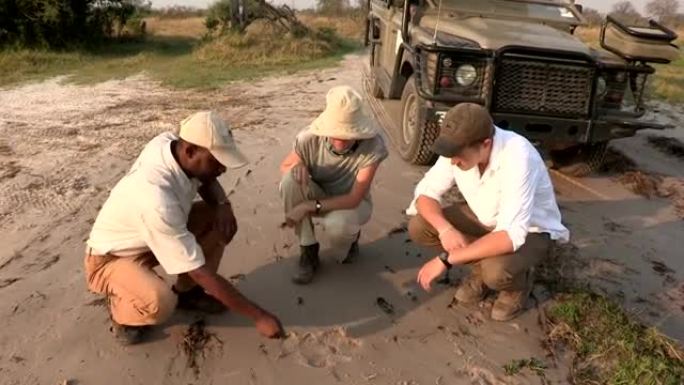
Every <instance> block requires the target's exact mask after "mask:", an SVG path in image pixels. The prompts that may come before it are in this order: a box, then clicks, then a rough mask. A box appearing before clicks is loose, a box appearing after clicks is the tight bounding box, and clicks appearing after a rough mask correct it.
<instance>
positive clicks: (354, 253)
mask: <svg viewBox="0 0 684 385" xmlns="http://www.w3.org/2000/svg"><path fill="white" fill-rule="evenodd" d="M359 238H361V232H360V231H359V233H358V234H356V240H355V241H354V243H352V244H351V246H350V247H349V251H348V252H347V255H346V256H345V257H344V259H342V260H341V261H340V263H342V264H348V263H354V261H355V260H356V258H358V256H359Z"/></svg>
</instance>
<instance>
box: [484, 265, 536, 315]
mask: <svg viewBox="0 0 684 385" xmlns="http://www.w3.org/2000/svg"><path fill="white" fill-rule="evenodd" d="M525 275H526V277H525V288H524V289H522V290H515V291H513V290H509V291H501V292H499V295H498V296H497V297H496V301H494V306H493V307H492V314H491V317H492V319H493V320H494V321H510V320H512V319H513V318H515V317H517V316H519V315H520V313H522V312H523V311H524V310H525V303H526V302H527V298H528V297H529V296H530V292H532V286H533V282H532V275H533V271H532V269H530V270H529V271H528V272H527V273H525Z"/></svg>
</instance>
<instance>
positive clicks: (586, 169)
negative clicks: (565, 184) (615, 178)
mask: <svg viewBox="0 0 684 385" xmlns="http://www.w3.org/2000/svg"><path fill="white" fill-rule="evenodd" d="M607 151H608V142H598V143H591V144H582V145H578V146H574V147H571V148H568V149H565V150H561V151H556V152H552V153H551V160H552V161H553V164H554V168H556V169H557V170H558V171H560V172H561V173H563V174H565V175H568V176H572V177H576V178H583V177H585V176H589V175H590V174H592V173H595V172H598V171H600V170H601V166H603V162H604V161H605V159H606V152H607Z"/></svg>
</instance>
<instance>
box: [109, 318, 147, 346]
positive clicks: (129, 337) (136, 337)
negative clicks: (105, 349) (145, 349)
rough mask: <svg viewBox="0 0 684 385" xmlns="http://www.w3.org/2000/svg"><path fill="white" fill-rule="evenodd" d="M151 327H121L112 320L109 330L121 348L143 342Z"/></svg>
mask: <svg viewBox="0 0 684 385" xmlns="http://www.w3.org/2000/svg"><path fill="white" fill-rule="evenodd" d="M151 328H152V327H151V326H149V325H143V326H129V325H121V324H118V323H116V322H115V321H114V320H112V327H111V328H110V329H109V330H110V331H111V332H112V333H114V339H116V342H118V343H119V344H120V345H122V346H130V345H135V344H139V343H141V342H143V340H144V339H145V337H146V336H147V335H148V334H149V331H150V329H151Z"/></svg>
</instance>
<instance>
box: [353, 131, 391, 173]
mask: <svg viewBox="0 0 684 385" xmlns="http://www.w3.org/2000/svg"><path fill="white" fill-rule="evenodd" d="M371 140H372V141H373V142H372V146H371V148H370V151H368V153H367V154H366V155H365V156H364V158H363V162H362V163H361V164H360V165H359V168H366V167H368V166H372V165H374V164H377V163H380V162H382V161H383V160H385V159H386V158H387V156H388V155H389V153H388V152H387V147H386V146H385V141H384V140H383V139H382V137H381V136H380V135H378V136H376V137H375V138H373V139H371Z"/></svg>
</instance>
